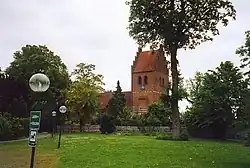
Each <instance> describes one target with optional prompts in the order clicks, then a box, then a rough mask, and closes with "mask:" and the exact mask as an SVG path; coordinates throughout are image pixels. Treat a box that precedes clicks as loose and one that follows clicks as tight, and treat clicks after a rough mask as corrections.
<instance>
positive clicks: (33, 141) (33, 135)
mask: <svg viewBox="0 0 250 168" xmlns="http://www.w3.org/2000/svg"><path fill="white" fill-rule="evenodd" d="M36 135H37V130H30V136H29V146H31V147H35V146H36Z"/></svg>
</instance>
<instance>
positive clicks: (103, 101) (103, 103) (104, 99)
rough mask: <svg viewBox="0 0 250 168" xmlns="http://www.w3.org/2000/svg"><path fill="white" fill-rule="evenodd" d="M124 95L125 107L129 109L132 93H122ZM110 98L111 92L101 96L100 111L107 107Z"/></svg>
mask: <svg viewBox="0 0 250 168" xmlns="http://www.w3.org/2000/svg"><path fill="white" fill-rule="evenodd" d="M122 93H123V94H124V95H125V99H126V105H127V106H129V107H132V103H133V102H132V92H130V91H129V92H122ZM111 97H112V92H105V93H102V94H101V97H100V103H101V109H104V108H105V107H106V106H107V105H108V102H109V100H110V99H111Z"/></svg>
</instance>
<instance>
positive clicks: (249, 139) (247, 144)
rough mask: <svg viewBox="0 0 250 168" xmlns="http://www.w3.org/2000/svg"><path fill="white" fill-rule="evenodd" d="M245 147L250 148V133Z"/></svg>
mask: <svg viewBox="0 0 250 168" xmlns="http://www.w3.org/2000/svg"><path fill="white" fill-rule="evenodd" d="M245 145H246V146H248V147H250V132H248V134H247V137H246V141H245Z"/></svg>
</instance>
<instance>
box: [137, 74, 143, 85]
mask: <svg viewBox="0 0 250 168" xmlns="http://www.w3.org/2000/svg"><path fill="white" fill-rule="evenodd" d="M138 84H139V85H141V84H142V79H141V76H139V77H138Z"/></svg>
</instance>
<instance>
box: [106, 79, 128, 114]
mask: <svg viewBox="0 0 250 168" xmlns="http://www.w3.org/2000/svg"><path fill="white" fill-rule="evenodd" d="M125 106H126V99H125V95H124V94H123V93H122V89H121V86H120V82H119V81H117V86H116V90H115V91H114V92H113V95H112V97H111V99H110V100H109V102H108V106H107V113H108V114H109V115H111V116H112V117H114V119H117V118H122V115H123V114H122V113H123V111H124V108H125ZM124 112H126V111H124Z"/></svg>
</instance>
